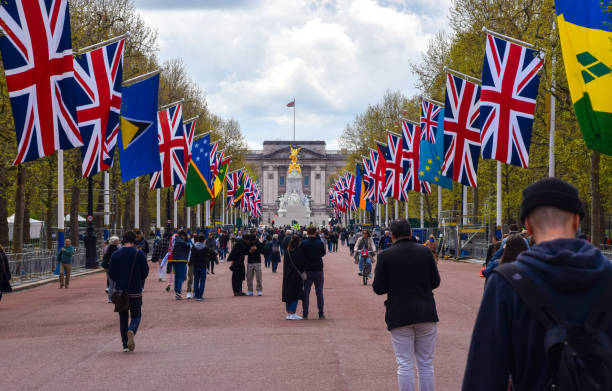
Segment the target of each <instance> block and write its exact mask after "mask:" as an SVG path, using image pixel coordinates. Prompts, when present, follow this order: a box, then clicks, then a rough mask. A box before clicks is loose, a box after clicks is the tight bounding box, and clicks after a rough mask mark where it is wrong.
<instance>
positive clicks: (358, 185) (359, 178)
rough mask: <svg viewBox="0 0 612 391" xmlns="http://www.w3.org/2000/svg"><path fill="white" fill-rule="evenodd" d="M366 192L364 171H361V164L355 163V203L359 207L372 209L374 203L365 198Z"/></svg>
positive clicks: (366, 209)
mask: <svg viewBox="0 0 612 391" xmlns="http://www.w3.org/2000/svg"><path fill="white" fill-rule="evenodd" d="M364 194H365V184H364V183H363V173H362V172H361V168H360V167H359V164H356V165H355V196H354V197H355V205H357V208H359V209H363V210H365V211H368V212H369V211H371V210H372V203H371V202H370V200H366V199H365V198H364Z"/></svg>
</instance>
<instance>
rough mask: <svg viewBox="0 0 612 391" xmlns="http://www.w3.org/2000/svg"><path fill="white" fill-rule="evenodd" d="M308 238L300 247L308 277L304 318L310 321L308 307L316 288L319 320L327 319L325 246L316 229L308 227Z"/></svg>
mask: <svg viewBox="0 0 612 391" xmlns="http://www.w3.org/2000/svg"><path fill="white" fill-rule="evenodd" d="M306 235H307V237H306V238H305V239H304V240H303V241H302V244H301V245H300V247H301V248H302V251H303V252H304V256H305V257H306V265H305V267H304V270H305V271H306V274H307V275H308V278H307V279H306V281H304V300H302V317H303V318H304V319H308V307H309V305H310V289H311V288H312V285H313V284H314V286H315V293H316V294H317V307H318V309H319V319H325V313H324V311H323V310H324V299H323V283H324V277H323V256H324V255H325V245H324V244H323V242H322V241H321V239H319V237H318V236H317V229H316V228H315V227H312V226H310V227H308V229H307V230H306Z"/></svg>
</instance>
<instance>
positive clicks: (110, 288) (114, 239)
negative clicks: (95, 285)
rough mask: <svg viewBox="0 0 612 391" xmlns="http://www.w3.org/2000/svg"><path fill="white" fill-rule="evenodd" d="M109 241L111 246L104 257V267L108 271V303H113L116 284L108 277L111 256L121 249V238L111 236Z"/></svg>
mask: <svg viewBox="0 0 612 391" xmlns="http://www.w3.org/2000/svg"><path fill="white" fill-rule="evenodd" d="M108 241H109V245H108V247H107V248H106V252H105V253H104V256H103V257H102V267H103V268H104V270H106V292H107V293H108V302H109V303H112V301H111V296H112V295H113V291H114V290H115V282H114V281H113V280H111V279H110V278H109V277H108V268H109V266H110V259H111V256H112V255H113V253H114V252H115V251H117V249H119V238H118V237H117V236H111V237H110V238H109V240H108Z"/></svg>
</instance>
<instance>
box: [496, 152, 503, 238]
mask: <svg viewBox="0 0 612 391" xmlns="http://www.w3.org/2000/svg"><path fill="white" fill-rule="evenodd" d="M501 188H502V166H501V162H499V161H498V162H497V216H496V219H495V224H496V225H497V227H499V228H500V229H501V225H502V193H501Z"/></svg>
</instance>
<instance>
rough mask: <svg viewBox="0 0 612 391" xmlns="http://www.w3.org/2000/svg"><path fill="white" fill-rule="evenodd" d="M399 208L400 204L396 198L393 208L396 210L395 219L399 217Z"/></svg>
mask: <svg viewBox="0 0 612 391" xmlns="http://www.w3.org/2000/svg"><path fill="white" fill-rule="evenodd" d="M398 208H399V205H398V202H397V199H396V200H395V207H394V208H393V209H394V211H395V220H397V219H399V209H398Z"/></svg>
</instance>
